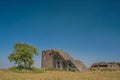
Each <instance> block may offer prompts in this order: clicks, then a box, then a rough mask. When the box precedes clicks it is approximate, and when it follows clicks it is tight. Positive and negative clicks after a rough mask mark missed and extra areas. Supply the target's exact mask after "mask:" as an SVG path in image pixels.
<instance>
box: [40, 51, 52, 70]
mask: <svg viewBox="0 0 120 80" xmlns="http://www.w3.org/2000/svg"><path fill="white" fill-rule="evenodd" d="M51 54H52V53H51V52H46V51H43V52H42V68H53V58H52V56H51Z"/></svg>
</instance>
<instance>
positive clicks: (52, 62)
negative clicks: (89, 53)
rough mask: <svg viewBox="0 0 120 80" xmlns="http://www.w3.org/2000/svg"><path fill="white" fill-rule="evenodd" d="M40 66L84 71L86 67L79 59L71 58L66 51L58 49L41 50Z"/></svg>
mask: <svg viewBox="0 0 120 80" xmlns="http://www.w3.org/2000/svg"><path fill="white" fill-rule="evenodd" d="M41 67H42V68H45V69H49V68H57V69H60V70H71V69H74V70H75V71H80V72H86V71H88V69H87V68H86V66H85V65H84V64H83V63H82V62H81V61H80V60H75V59H73V58H72V57H71V56H70V55H69V54H68V53H67V52H65V51H63V50H59V49H50V50H44V51H42V65H41Z"/></svg>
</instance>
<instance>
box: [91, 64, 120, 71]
mask: <svg viewBox="0 0 120 80" xmlns="http://www.w3.org/2000/svg"><path fill="white" fill-rule="evenodd" d="M91 68H96V69H99V70H103V69H104V70H105V69H109V70H110V69H111V70H112V69H113V70H120V62H99V63H94V64H92V66H91Z"/></svg>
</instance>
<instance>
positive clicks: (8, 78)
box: [0, 70, 120, 80]
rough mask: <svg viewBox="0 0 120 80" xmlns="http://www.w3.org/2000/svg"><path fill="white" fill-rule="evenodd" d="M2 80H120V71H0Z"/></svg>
mask: <svg viewBox="0 0 120 80" xmlns="http://www.w3.org/2000/svg"><path fill="white" fill-rule="evenodd" d="M0 80H120V71H113V72H112V71H111V72H110V71H108V72H100V71H99V72H98V71H96V72H87V73H79V72H66V71H47V72H45V73H33V74H30V73H14V72H11V71H9V70H0Z"/></svg>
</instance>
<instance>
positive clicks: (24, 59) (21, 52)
mask: <svg viewBox="0 0 120 80" xmlns="http://www.w3.org/2000/svg"><path fill="white" fill-rule="evenodd" d="M33 55H38V49H37V48H36V47H35V46H32V45H29V44H27V43H23V42H16V43H15V45H14V51H13V52H12V53H11V54H10V55H9V56H8V59H9V61H10V62H14V64H17V67H18V68H25V69H30V68H31V67H32V65H33V63H34V60H33Z"/></svg>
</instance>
